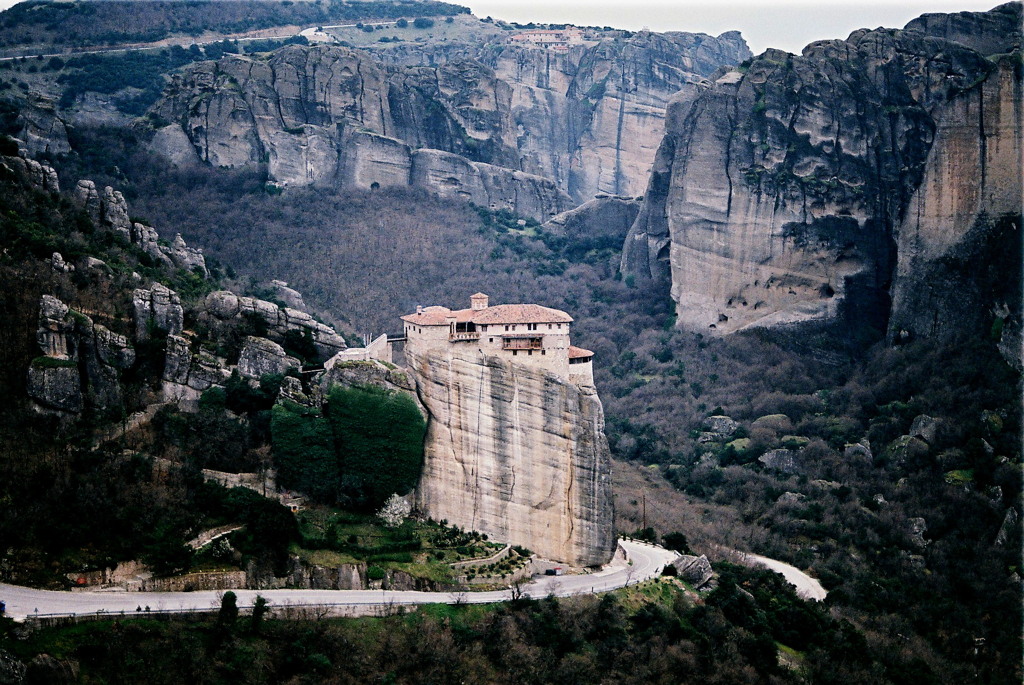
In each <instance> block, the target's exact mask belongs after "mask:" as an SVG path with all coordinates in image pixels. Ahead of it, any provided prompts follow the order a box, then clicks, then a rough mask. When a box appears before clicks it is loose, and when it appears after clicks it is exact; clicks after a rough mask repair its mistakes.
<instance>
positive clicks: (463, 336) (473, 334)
mask: <svg viewBox="0 0 1024 685" xmlns="http://www.w3.org/2000/svg"><path fill="white" fill-rule="evenodd" d="M479 339H480V333H479V332H478V331H456V332H455V333H449V334H448V341H449V342H471V341H473V340H479Z"/></svg>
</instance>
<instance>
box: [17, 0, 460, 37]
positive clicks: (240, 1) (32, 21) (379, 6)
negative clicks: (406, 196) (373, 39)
mask: <svg viewBox="0 0 1024 685" xmlns="http://www.w3.org/2000/svg"><path fill="white" fill-rule="evenodd" d="M463 12H468V9H467V8H465V7H460V6H458V5H454V4H449V3H445V2H434V1H433V0H428V1H426V2H414V1H413V0H406V1H404V2H403V1H399V2H389V1H387V0H371V1H369V2H363V1H361V2H344V1H343V0H330V1H329V2H306V1H304V0H300V1H298V2H260V1H259V0H205V1H201V2H173V1H166V2H164V1H161V0H157V1H155V2H126V1H118V0H106V1H102V2H88V1H82V0H77V1H75V2H51V1H49V0H42V1H32V0H30V1H29V2H22V3H19V4H17V5H15V6H14V7H12V8H11V9H9V10H7V11H6V12H4V13H3V17H2V19H0V48H22V49H25V48H28V49H39V48H48V49H53V48H59V47H64V46H68V47H70V46H75V47H85V46H103V45H118V44H122V43H151V42H155V41H158V40H161V39H163V38H167V37H170V36H190V37H192V38H198V37H199V36H201V35H203V36H209V35H211V34H212V35H216V34H236V33H246V32H250V31H259V30H260V29H268V28H272V27H278V26H300V27H303V28H304V27H307V26H316V25H318V24H319V25H323V24H330V23H347V22H354V21H359V20H361V19H367V20H374V19H375V20H391V21H394V20H396V19H400V18H402V17H409V18H412V17H438V16H441V17H443V16H452V15H454V14H460V13H463Z"/></svg>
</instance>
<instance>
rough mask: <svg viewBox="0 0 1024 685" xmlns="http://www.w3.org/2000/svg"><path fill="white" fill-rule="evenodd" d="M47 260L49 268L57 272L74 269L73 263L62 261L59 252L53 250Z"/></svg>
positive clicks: (62, 258)
mask: <svg viewBox="0 0 1024 685" xmlns="http://www.w3.org/2000/svg"><path fill="white" fill-rule="evenodd" d="M49 262H50V268H51V269H53V270H54V271H56V272H57V273H67V272H69V271H74V270H75V266H74V265H73V264H68V263H67V262H65V261H64V257H63V256H62V255H61V253H60V252H54V253H53V255H52V256H51V257H50V259H49Z"/></svg>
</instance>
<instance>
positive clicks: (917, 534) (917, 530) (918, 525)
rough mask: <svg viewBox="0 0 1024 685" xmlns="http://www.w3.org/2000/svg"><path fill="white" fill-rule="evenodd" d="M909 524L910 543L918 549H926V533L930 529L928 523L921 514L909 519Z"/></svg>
mask: <svg viewBox="0 0 1024 685" xmlns="http://www.w3.org/2000/svg"><path fill="white" fill-rule="evenodd" d="M907 526H908V528H909V533H908V534H909V535H910V543H911V544H912V545H913V546H914V547H917V548H918V549H924V548H925V547H926V546H927V545H928V541H927V540H925V539H924V534H925V533H926V532H927V531H928V524H927V523H926V522H925V520H924V519H923V518H921V517H920V516H915V517H913V518H910V519H907Z"/></svg>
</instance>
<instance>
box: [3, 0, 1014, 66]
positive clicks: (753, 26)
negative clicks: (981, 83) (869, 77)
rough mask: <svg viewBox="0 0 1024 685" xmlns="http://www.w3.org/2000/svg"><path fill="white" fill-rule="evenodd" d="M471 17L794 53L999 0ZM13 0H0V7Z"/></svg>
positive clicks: (695, 1)
mask: <svg viewBox="0 0 1024 685" xmlns="http://www.w3.org/2000/svg"><path fill="white" fill-rule="evenodd" d="M449 1H450V2H455V3H458V4H461V5H466V6H468V7H470V8H471V9H472V10H473V14H475V15H477V16H478V17H481V18H482V17H486V16H491V17H494V18H495V19H504V20H506V21H518V22H520V23H524V24H525V23H528V22H531V21H534V22H543V23H558V24H579V25H583V26H612V27H614V28H621V29H630V30H633V31H637V30H640V29H643V28H649V29H650V30H652V31H691V32H696V33H708V34H711V35H715V36H717V35H718V34H720V33H722V32H724V31H732V30H738V31H740V32H741V33H742V34H743V37H744V38H745V39H746V40H747V44H749V45H750V49H751V50H753V51H754V53H755V54H759V53H761V52H763V51H764V50H765V49H766V48H769V47H774V48H781V49H783V50H786V51H787V52H794V53H799V52H800V50H801V49H803V47H804V46H805V45H806V44H807V43H810V42H811V41H814V40H821V39H825V38H846V37H847V36H848V35H850V32H852V31H854V30H856V29H859V28H877V27H879V26H887V27H891V28H902V27H903V25H904V24H906V23H907V22H908V21H910V20H911V19H913V18H914V17H916V16H918V15H920V14H923V13H925V12H959V11H963V10H975V11H978V10H988V9H991V8H992V7H995V6H996V5H998V4H1000V1H999V0H900V1H893V0H860V1H859V2H855V1H853V0H818V1H817V2H808V1H807V0H782V1H781V2H780V1H779V0H735V2H729V1H728V0H719V1H718V2H714V0H548V1H547V2H544V1H543V0H449ZM14 4H15V0H0V9H7V8H8V7H10V6H11V5H14Z"/></svg>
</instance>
